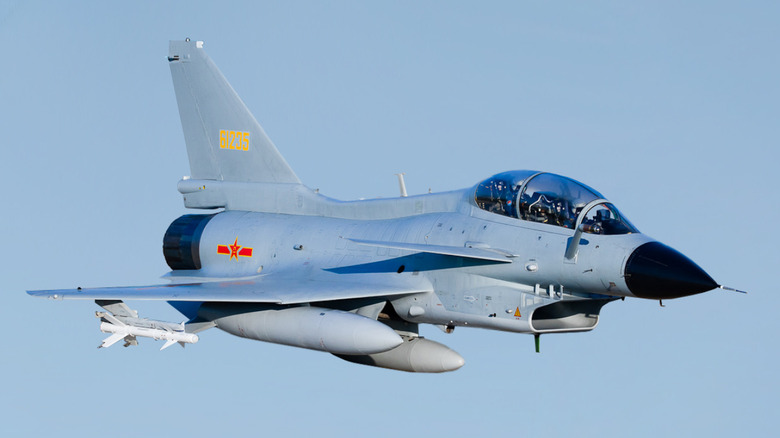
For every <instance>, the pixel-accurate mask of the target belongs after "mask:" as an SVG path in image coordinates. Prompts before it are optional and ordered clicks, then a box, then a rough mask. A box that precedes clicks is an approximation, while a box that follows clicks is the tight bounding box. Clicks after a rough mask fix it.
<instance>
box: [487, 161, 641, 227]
mask: <svg viewBox="0 0 780 438" xmlns="http://www.w3.org/2000/svg"><path fill="white" fill-rule="evenodd" d="M474 200H475V201H476V203H477V206H479V208H481V209H483V210H486V211H489V212H491V213H496V214H500V215H504V216H509V217H513V218H517V219H522V220H525V221H530V222H539V223H545V224H550V225H556V226H559V227H564V228H569V229H574V228H576V227H578V226H579V227H580V228H581V229H582V231H584V232H586V233H591V234H628V233H636V232H638V231H637V229H636V228H634V226H633V225H631V223H630V222H629V221H628V220H627V219H626V218H624V217H623V216H622V215H621V214H620V212H619V211H618V209H617V208H615V206H614V205H612V204H611V203H609V202H608V201H607V200H605V199H603V197H602V196H601V194H600V193H599V192H597V191H595V190H593V189H591V188H590V187H588V186H586V185H584V184H582V183H579V182H577V181H575V180H573V179H570V178H566V177H564V176H560V175H555V174H552V173H544V172H536V171H531V170H517V171H511V172H504V173H499V174H497V175H493V176H492V177H490V178H488V179H486V180H485V181H482V182H481V183H479V184H478V185H477V190H476V193H475V194H474Z"/></svg>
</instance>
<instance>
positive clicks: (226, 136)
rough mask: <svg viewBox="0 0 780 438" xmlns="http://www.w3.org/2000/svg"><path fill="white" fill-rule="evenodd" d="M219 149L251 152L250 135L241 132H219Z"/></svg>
mask: <svg viewBox="0 0 780 438" xmlns="http://www.w3.org/2000/svg"><path fill="white" fill-rule="evenodd" d="M219 148H220V149H234V150H237V151H248V150H249V133H248V132H240V131H228V130H225V129H223V130H221V131H219Z"/></svg>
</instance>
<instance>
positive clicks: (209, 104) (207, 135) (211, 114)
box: [168, 39, 301, 184]
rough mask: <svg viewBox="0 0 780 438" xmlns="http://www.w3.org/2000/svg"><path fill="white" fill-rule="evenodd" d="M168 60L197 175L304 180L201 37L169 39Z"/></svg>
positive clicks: (202, 177)
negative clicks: (235, 87)
mask: <svg viewBox="0 0 780 438" xmlns="http://www.w3.org/2000/svg"><path fill="white" fill-rule="evenodd" d="M168 61H169V64H170V66H171V76H172V77H173V87H174V89H175V90H176V101H177V103H178V105H179V115H180V116H181V125H182V128H183V130H184V140H185V142H186V143H187V155H188V156H189V160H190V171H191V177H192V178H193V179H200V180H219V181H235V182H254V183H291V184H300V182H301V181H300V180H299V179H298V177H297V176H296V175H295V173H294V172H293V171H292V169H291V168H290V166H289V165H288V164H287V162H286V161H285V160H284V158H283V157H282V155H281V154H279V151H278V150H277V149H276V146H274V144H273V143H272V142H271V140H270V139H269V138H268V136H266V134H265V131H263V128H262V127H261V126H260V124H259V123H257V120H255V118H254V117H253V116H252V113H250V112H249V109H247V107H246V105H244V102H242V101H241V98H239V97H238V94H236V92H235V91H234V90H233V88H232V87H231V86H230V84H229V83H228V81H227V80H226V79H225V77H224V76H223V75H222V73H221V72H220V71H219V69H218V68H217V66H216V65H214V63H213V62H212V61H211V59H210V58H209V57H208V56H207V55H206V53H205V52H204V51H203V42H202V41H190V40H189V39H188V40H186V41H171V43H170V51H169V53H168Z"/></svg>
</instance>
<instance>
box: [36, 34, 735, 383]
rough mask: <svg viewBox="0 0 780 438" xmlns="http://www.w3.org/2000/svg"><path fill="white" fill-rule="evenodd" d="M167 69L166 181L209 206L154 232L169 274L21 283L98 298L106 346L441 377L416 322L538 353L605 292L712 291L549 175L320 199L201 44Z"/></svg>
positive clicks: (600, 203)
mask: <svg viewBox="0 0 780 438" xmlns="http://www.w3.org/2000/svg"><path fill="white" fill-rule="evenodd" d="M168 63H169V65H170V69H171V74H172V76H173V84H174V89H175V93H176V99H177V103H178V107H179V114H180V116H181V123H182V128H183V131H184V139H185V143H186V147H187V153H188V157H189V163H190V171H191V175H190V176H188V177H184V178H183V179H182V180H181V181H179V183H178V191H179V192H180V193H181V194H182V196H183V198H184V205H185V206H186V207H188V208H192V209H202V210H207V211H206V212H204V213H203V214H187V215H184V216H181V217H180V218H178V219H176V220H174V221H173V223H172V224H171V225H170V226H169V227H168V229H167V231H166V232H165V235H164V237H163V254H164V255H165V260H166V262H167V264H168V266H169V267H170V268H171V271H170V272H169V273H168V274H166V275H165V276H164V277H165V278H166V280H167V281H168V283H166V284H162V285H154V286H144V287H108V288H94V289H81V288H78V289H69V290H43V291H29V292H28V293H29V294H31V295H33V296H37V297H47V298H51V299H56V300H62V299H81V300H86V299H88V300H95V302H96V303H97V304H98V305H99V306H101V307H102V308H103V309H104V311H100V312H97V313H96V315H97V317H98V318H100V321H101V324H100V329H101V331H103V332H106V333H110V334H111V335H110V336H109V337H108V338H107V339H106V340H105V341H104V342H103V343H102V344H101V347H108V346H110V345H112V344H113V343H115V342H118V341H120V340H124V341H125V346H128V345H135V344H137V343H138V341H137V339H138V337H149V338H153V339H158V340H165V341H166V343H165V345H163V348H166V347H168V346H170V345H173V344H175V343H180V344H181V345H182V346H183V345H184V344H186V343H195V342H197V341H198V336H197V334H196V333H198V332H200V331H202V330H205V329H208V328H212V327H216V328H218V329H220V330H223V331H225V332H228V333H230V334H233V335H236V336H241V337H244V338H249V339H255V340H259V341H265V342H272V343H278V344H284V345H290V346H294V347H300V348H307V349H311V350H319V351H324V352H328V353H331V354H333V355H335V356H337V357H339V358H341V359H344V360H347V361H350V362H354V363H358V364H364V365H370V366H376V367H383V368H389V369H394V370H402V371H408V372H446V371H453V370H456V369H458V368H460V367H461V366H462V365H463V364H464V360H463V358H462V357H461V356H460V355H459V354H458V353H456V352H455V351H453V350H452V349H450V348H448V347H446V346H444V345H442V344H440V343H438V342H434V341H431V340H429V339H425V338H424V337H422V336H420V335H419V325H420V324H432V325H435V326H438V327H439V328H441V329H442V330H444V331H445V332H447V333H450V332H452V331H453V330H454V329H455V328H456V327H478V328H482V329H489V330H502V331H508V332H515V333H527V334H532V335H534V337H535V339H536V349H537V351H539V336H540V335H542V334H546V333H564V332H582V331H589V330H592V329H594V328H595V327H596V325H597V324H598V321H599V312H600V310H601V308H602V307H603V306H604V305H606V304H608V303H610V302H612V301H614V300H618V299H625V298H626V297H630V298H643V299H649V300H665V299H666V300H668V299H673V298H678V297H684V296H688V295H693V294H698V293H701V292H705V291H709V290H712V289H715V288H718V287H720V286H719V284H718V283H717V282H716V281H715V280H713V279H712V278H711V277H710V276H709V275H708V274H707V273H706V272H705V271H704V270H702V268H700V267H699V266H697V265H696V264H695V263H694V262H693V261H691V260H690V259H688V258H687V257H686V256H684V255H683V254H681V253H680V252H678V251H676V250H674V249H672V248H670V247H669V246H666V245H664V244H663V243H660V242H658V241H656V240H654V239H652V238H651V237H649V236H646V235H644V234H642V233H641V232H639V231H638V230H637V228H636V227H635V226H634V225H633V224H632V223H631V222H629V220H628V219H627V218H626V217H625V216H624V215H623V214H621V213H620V211H619V210H618V208H617V207H616V206H615V205H613V204H612V203H611V202H609V201H608V200H607V199H606V198H605V197H604V196H602V195H601V194H600V193H599V192H597V191H596V190H594V189H592V188H590V187H588V186H586V185H585V184H582V183H580V182H578V181H575V180H573V179H571V178H567V177H565V176H561V175H556V174H553V173H547V172H540V171H532V170H518V171H508V172H502V173H497V174H495V175H493V176H490V177H488V178H486V179H485V180H483V181H480V182H478V183H477V184H475V185H474V186H472V187H469V188H466V189H462V190H454V191H449V192H444V193H428V194H423V195H418V196H406V194H405V193H402V196H400V197H398V198H390V199H372V200H359V201H348V202H345V201H338V200H335V199H332V198H328V197H326V196H324V195H322V194H320V193H319V192H318V191H315V190H312V189H310V188H309V187H307V186H306V185H304V184H303V183H302V182H301V180H300V179H299V178H298V176H297V175H296V174H295V173H294V172H293V170H292V169H291V168H290V166H289V165H288V164H287V162H286V161H285V159H284V158H283V157H282V155H281V154H280V153H279V151H278V150H277V148H276V147H275V146H274V144H273V143H272V142H271V140H270V139H269V138H268V137H267V136H266V134H265V132H264V131H263V128H262V127H261V126H260V125H259V124H258V122H257V121H256V120H255V118H254V117H253V116H252V114H251V113H250V111H249V110H248V109H247V107H246V106H245V105H244V103H243V102H242V101H241V99H240V98H239V96H238V95H237V94H236V92H235V91H234V90H233V88H232V87H231V86H230V84H229V83H228V81H227V80H226V79H225V77H224V76H223V75H222V73H221V72H220V71H219V69H218V68H217V67H216V66H215V64H214V63H213V62H212V61H211V59H210V58H209V57H208V56H207V55H206V53H205V52H204V49H203V42H201V41H191V40H189V39H187V40H185V41H172V42H171V43H170V51H169V54H168ZM399 178H400V177H399ZM401 182H403V180H402V179H401ZM402 188H403V184H402ZM403 192H405V190H403ZM125 300H161V301H167V302H168V303H169V304H170V305H171V306H173V307H174V308H175V309H176V310H178V311H179V312H181V313H182V314H183V315H184V316H185V317H186V318H188V321H187V322H186V323H183V324H173V323H168V322H163V321H156V320H151V319H145V318H139V317H138V313H137V312H135V311H134V310H132V309H131V308H130V307H128V306H127V304H125V303H124V301H125Z"/></svg>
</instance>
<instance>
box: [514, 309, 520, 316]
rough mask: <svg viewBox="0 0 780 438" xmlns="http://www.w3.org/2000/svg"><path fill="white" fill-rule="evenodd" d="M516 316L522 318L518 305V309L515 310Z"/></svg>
mask: <svg viewBox="0 0 780 438" xmlns="http://www.w3.org/2000/svg"><path fill="white" fill-rule="evenodd" d="M515 318H520V308H519V307H518V308H517V310H515Z"/></svg>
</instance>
